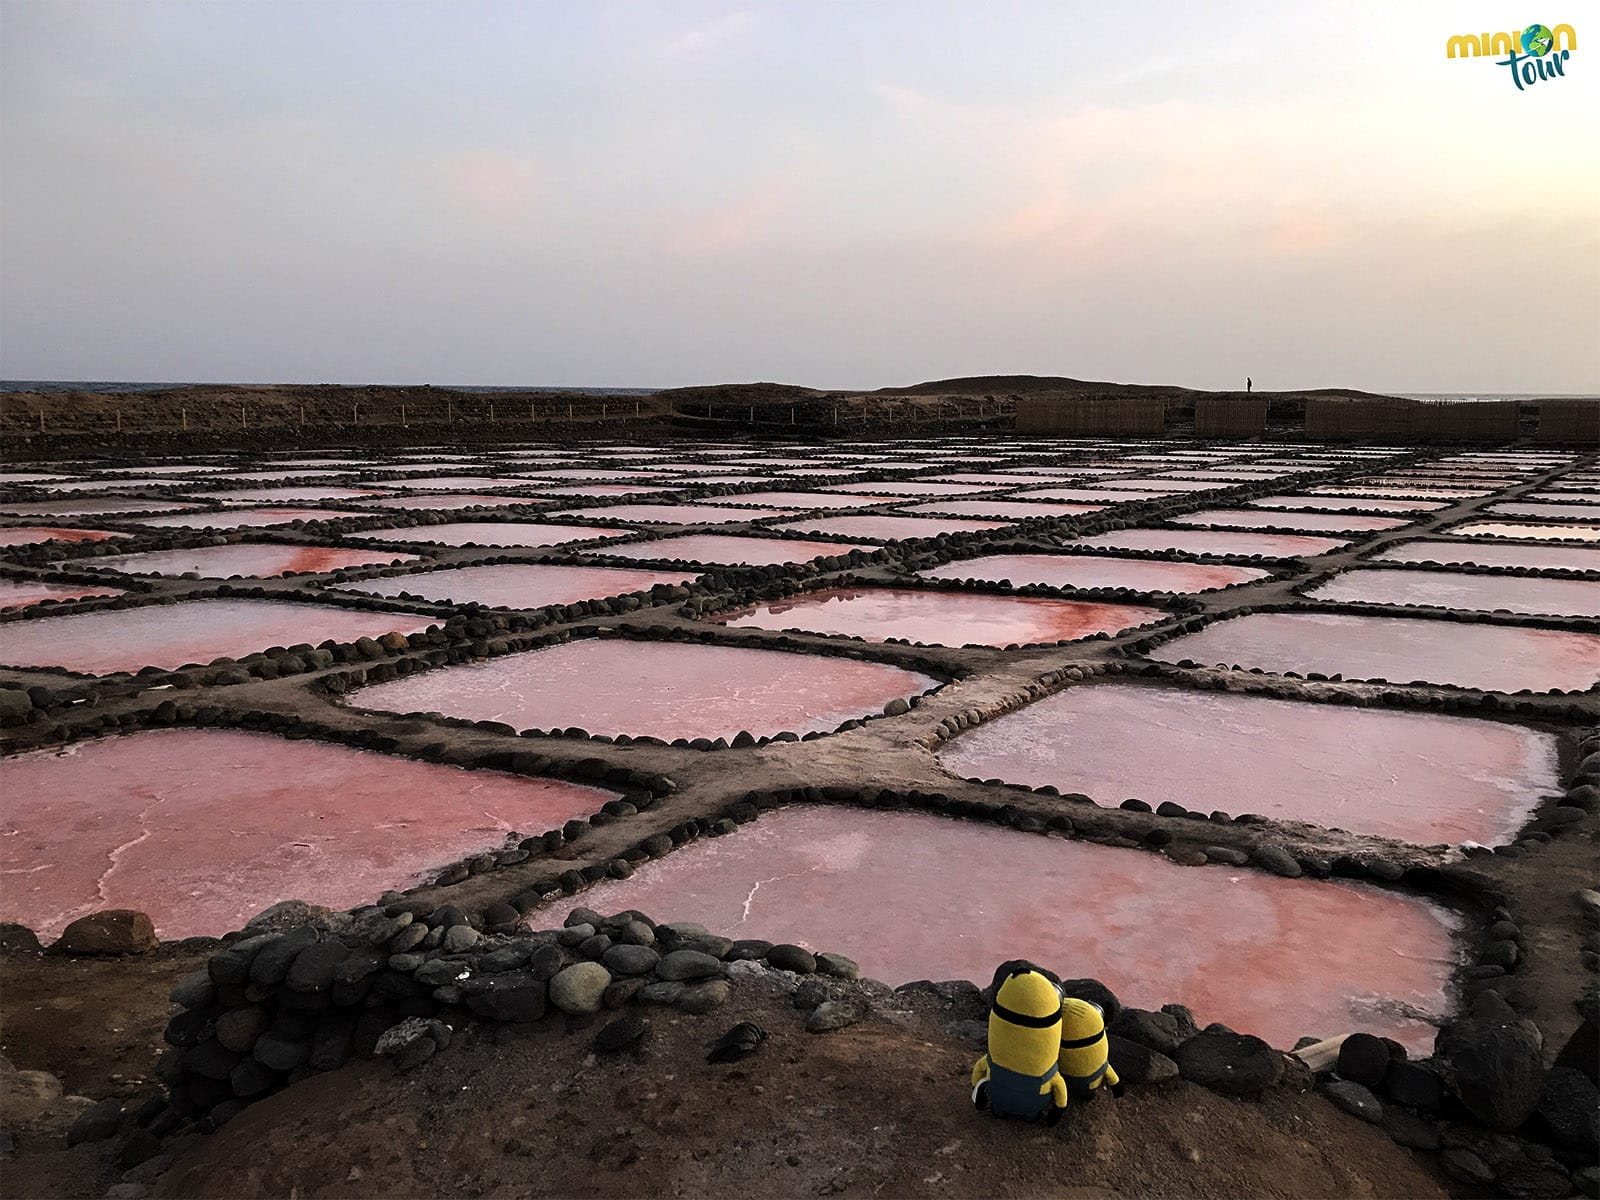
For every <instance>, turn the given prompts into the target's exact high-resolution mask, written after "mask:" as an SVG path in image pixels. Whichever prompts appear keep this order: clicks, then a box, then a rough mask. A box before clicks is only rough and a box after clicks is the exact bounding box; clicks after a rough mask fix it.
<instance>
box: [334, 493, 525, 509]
mask: <svg viewBox="0 0 1600 1200" xmlns="http://www.w3.org/2000/svg"><path fill="white" fill-rule="evenodd" d="M544 499H545V496H544V494H543V493H540V495H539V496H538V497H537V498H530V497H528V496H476V495H463V494H460V493H457V492H442V493H439V494H437V495H431V496H389V497H386V498H385V499H382V500H357V501H356V503H357V504H359V505H361V507H363V508H398V509H404V510H406V511H411V512H426V511H428V510H430V509H441V508H443V509H450V508H507V507H509V506H511V505H513V504H538V503H541V502H542V501H543V500H544Z"/></svg>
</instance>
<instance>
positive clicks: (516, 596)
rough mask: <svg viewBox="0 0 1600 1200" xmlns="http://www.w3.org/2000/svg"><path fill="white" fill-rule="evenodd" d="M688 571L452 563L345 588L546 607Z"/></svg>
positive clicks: (682, 577)
mask: <svg viewBox="0 0 1600 1200" xmlns="http://www.w3.org/2000/svg"><path fill="white" fill-rule="evenodd" d="M692 578H694V576H693V575H692V574H690V573H689V572H686V571H639V570H631V569H629V568H627V567H563V566H547V565H543V564H537V563H498V564H494V565H491V566H484V567H446V568H443V569H442V570H437V571H425V572H422V573H420V574H416V575H395V576H392V577H390V578H388V579H366V580H362V581H361V582H360V583H351V584H346V585H345V586H344V587H342V588H340V589H339V590H340V591H346V592H366V593H368V594H369V595H373V596H398V595H399V594H400V593H401V592H410V593H411V594H412V595H413V596H425V597H427V598H428V599H429V600H435V601H441V602H442V601H445V600H451V601H454V602H455V603H457V604H487V605H491V606H494V607H501V608H542V607H543V606H544V605H546V604H576V603H577V602H578V601H579V600H598V599H601V598H603V597H606V596H621V595H624V594H626V593H628V592H641V591H644V590H646V589H647V588H651V587H654V586H655V585H656V584H658V583H667V584H672V583H683V582H685V581H686V580H688V579H692Z"/></svg>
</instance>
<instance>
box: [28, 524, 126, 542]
mask: <svg viewBox="0 0 1600 1200" xmlns="http://www.w3.org/2000/svg"><path fill="white" fill-rule="evenodd" d="M127 536H128V535H127V534H125V533H111V532H110V531H108V530H105V529H64V528H60V527H58V526H55V525H0V546H37V545H38V544H39V543H40V542H104V541H106V540H108V539H110V538H125V537H127Z"/></svg>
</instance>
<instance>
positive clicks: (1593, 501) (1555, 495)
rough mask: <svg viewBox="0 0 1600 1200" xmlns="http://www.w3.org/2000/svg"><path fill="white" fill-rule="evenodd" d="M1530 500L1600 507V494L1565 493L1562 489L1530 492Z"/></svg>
mask: <svg viewBox="0 0 1600 1200" xmlns="http://www.w3.org/2000/svg"><path fill="white" fill-rule="evenodd" d="M1528 499H1529V500H1535V501H1538V500H1561V501H1565V502H1566V503H1568V504H1572V503H1582V504H1590V505H1600V492H1580V491H1563V490H1561V489H1560V488H1551V489H1550V490H1549V491H1544V492H1530V493H1529V494H1528Z"/></svg>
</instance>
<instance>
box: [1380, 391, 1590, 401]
mask: <svg viewBox="0 0 1600 1200" xmlns="http://www.w3.org/2000/svg"><path fill="white" fill-rule="evenodd" d="M1395 395H1397V396H1399V397H1401V398H1402V399H1405V400H1600V393H1596V392H1396V393H1395Z"/></svg>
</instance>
